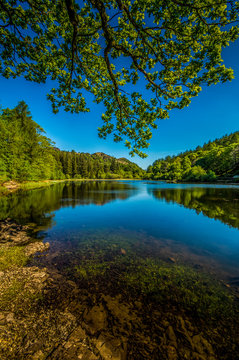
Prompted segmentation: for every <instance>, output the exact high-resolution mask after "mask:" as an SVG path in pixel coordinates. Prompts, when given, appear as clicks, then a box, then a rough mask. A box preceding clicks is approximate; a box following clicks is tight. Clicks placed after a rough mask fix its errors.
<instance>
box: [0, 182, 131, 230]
mask: <svg viewBox="0 0 239 360" xmlns="http://www.w3.org/2000/svg"><path fill="white" fill-rule="evenodd" d="M136 192H137V189H136V188H135V187H134V186H132V185H130V184H128V183H124V182H112V181H88V182H66V183H58V184H55V185H53V186H49V187H47V188H42V189H38V190H32V191H26V192H22V193H13V194H10V195H9V196H5V197H0V220H3V219H6V218H8V217H9V218H11V219H14V220H15V221H18V222H23V223H29V222H30V223H35V224H37V225H40V226H42V227H45V228H49V227H51V225H52V223H53V218H54V214H53V213H52V212H54V211H56V210H58V209H60V208H62V207H68V206H72V207H75V206H76V205H91V204H94V205H105V204H107V203H109V202H111V201H115V200H117V199H119V200H126V199H128V198H129V197H130V196H133V195H134V194H135V193H136Z"/></svg>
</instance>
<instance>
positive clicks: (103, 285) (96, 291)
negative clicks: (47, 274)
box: [0, 181, 239, 359]
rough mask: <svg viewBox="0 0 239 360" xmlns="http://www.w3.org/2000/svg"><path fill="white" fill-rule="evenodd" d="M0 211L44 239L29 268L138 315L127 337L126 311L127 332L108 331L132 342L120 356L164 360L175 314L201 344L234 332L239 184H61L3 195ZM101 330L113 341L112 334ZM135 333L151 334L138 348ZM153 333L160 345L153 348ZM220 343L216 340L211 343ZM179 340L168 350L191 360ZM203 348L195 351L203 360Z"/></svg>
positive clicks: (238, 270) (225, 355)
mask: <svg viewBox="0 0 239 360" xmlns="http://www.w3.org/2000/svg"><path fill="white" fill-rule="evenodd" d="M0 209H1V210H0V217H1V219H4V218H12V219H14V220H16V221H18V222H21V223H26V224H29V223H34V224H37V235H36V236H37V237H41V238H43V239H44V241H48V242H49V243H50V250H49V251H48V253H47V254H44V255H42V254H39V255H38V256H35V258H34V259H33V260H32V262H31V264H30V265H38V266H44V267H45V266H46V267H47V268H48V269H50V270H53V271H58V272H59V273H60V274H61V275H64V277H65V278H66V279H68V280H70V281H72V280H73V281H74V283H76V284H77V286H78V288H79V289H81V290H82V291H85V292H84V294H88V295H86V296H88V297H89V298H91V301H92V304H94V306H96V304H97V306H98V305H99V304H106V305H107V309H109V308H110V307H111V306H113V308H112V309H111V313H110V312H109V313H110V314H111V315H110V316H113V315H112V314H113V313H114V312H115V314H116V312H117V311H118V310H117V311H116V308H117V309H120V306H123V307H124V306H126V305H125V304H127V306H129V308H127V309H128V310H127V311H126V310H125V311H126V313H127V314H128V312H129V309H131V310H130V311H131V312H132V313H135V314H137V320H136V319H134V324H138V325H137V326H138V327H137V329H134V330H132V333H131V332H130V330H129V328H130V326H131V325H130V326H129V323H130V322H132V319H130V317H129V316H128V315H127V316H126V318H127V319H126V320H125V324H126V323H127V326H126V325H125V324H124V326H125V327H124V326H123V325H122V324H121V325H122V326H121V325H118V327H117V334H121V335H120V336H122V337H126V338H130V339H131V340H130V344H131V345H128V346H129V349H130V352H129V353H128V354H131V355H130V356H131V357H130V356H129V355H128V358H129V359H149V358H150V357H149V356H150V355H149V354H151V358H152V359H158V358H159V357H158V356H159V354H161V355H162V359H164V357H163V356H164V355H163V354H165V351H166V352H167V351H168V350H165V349H166V348H164V345H163V340H162V339H163V337H164V335H163V334H164V327H165V329H166V330H167V329H168V328H169V324H171V325H172V324H174V331H176V332H177V331H179V327H180V326H181V325H179V323H180V322H181V320H180V319H181V316H182V317H183V319H185V318H187V321H188V324H190V323H192V326H193V329H194V330H192V331H191V332H192V334H194V335H195V334H197V333H199V332H200V331H202V333H203V336H204V338H205V339H207V338H212V334H215V331H216V330H215V329H217V331H218V332H219V333H220V329H221V328H222V327H223V329H224V331H225V329H226V326H229V327H228V329H227V330H226V332H228V334H229V333H230V332H232V333H233V331H234V330H233V329H230V325H225V324H226V321H229V322H232V320H233V321H234V318H235V317H237V319H236V318H235V321H238V315H235V314H238V310H236V312H233V311H234V310H232V309H234V304H232V303H231V302H230V301H231V299H232V296H236V297H237V298H238V297H239V296H238V294H239V292H238V287H239V261H238V260H239V231H238V230H239V186H225V185H201V184H167V183H164V182H153V181H82V182H81V181H77V182H66V183H58V184H55V185H52V186H50V187H49V188H42V189H39V190H33V191H28V192H24V193H20V194H12V195H11V196H9V197H6V198H2V199H0ZM119 297H120V298H119ZM92 299H94V300H92ZM137 301H138V302H137ZM112 304H113V305H112ZM122 304H123V305H122ZM142 304H143V310H142ZM92 306H93V305H92ZM99 306H101V305H99ZM104 306H105V305H104ZM124 309H126V308H125V307H124ZM97 311H98V310H97ZM100 311H101V310H100ZM162 313H163V314H164V317H163V316H162ZM151 314H154V315H153V317H152V315H151ZM165 314H166V315H165ZM172 314H173V315H172ZM121 315H122V314H121ZM121 315H119V314H118V315H117V314H116V315H115V319H117V316H121ZM122 316H123V315H122ZM165 316H166V318H165ZM178 317H179V318H178ZM178 319H179V320H178ZM193 319H194V320H193ZM199 319H200V321H202V323H200V324H199ZM215 319H217V320H216V323H215ZM117 321H118V320H115V323H117ZM160 321H161V322H160ZM165 324H166V325H165ZM171 325H170V326H171ZM209 325H210V326H209ZM107 326H108V325H107ZM190 326H191V325H190ZM126 328H127V329H128V330H127V331H128V332H127V331H126V330H125V329H126ZM143 329H144V330H143ZM175 329H176V330H175ZM202 329H203V330H202ZM166 330H165V331H166ZM104 331H105V332H107V334H109V333H110V334H111V335H110V336H115V335H114V334H113V333H111V332H112V331H113V330H112V328H110V329H109V327H108V328H107V330H106V329H105V330H104ZM114 331H115V330H114ZM167 331H171V330H167ZM185 331H186V330H185ZM142 332H143V336H146V335H145V334H146V333H147V334H148V336H149V337H151V338H149V340H147V341H146V343H147V344H146V345H145V347H146V348H145V347H144V348H142V349H141V350H140V351H139V349H138V350H137V347H138V346H139V347H140V346H141V345H142ZM179 332H180V331H179ZM112 334H113V335H112ZM185 334H186V333H184V335H183V336H184V338H185V336H186V335H185ZM233 334H234V333H233ZM234 335H235V334H234ZM234 335H231V336H230V341H232V342H233V343H235V342H236V341H237V340H235V338H233V336H234ZM237 335H238V334H236V335H235V336H237ZM97 336H98V335H97ZM187 336H189V335H187ZM217 336H219V335H217ZM154 337H155V339H157V337H159V338H160V339H161V340H155V341H153V342H152V339H154ZM169 337H170V336H169ZM140 339H141V340H140ZM150 339H151V340H150ZM233 339H234V340H233ZM190 341H191V340H190ZM203 341H204V340H203ZM219 341H220V340H218V338H215V339H214V340H213V342H214V345H215V344H217V342H219ZM228 341H229V340H228ZM230 341H229V342H230ZM139 343H140V344H141V345H139ZM183 344H184V343H183V340H182V344H181V348H182V350H180V349H181V348H180V347H178V348H177V349H176V350H175V351H176V352H177V354H178V356H179V357H178V358H179V359H181V358H185V359H186V358H187V357H183V356H191V358H190V359H194V357H192V356H193V355H183V354H184V352H183V351H186V350H185V346H184V345H183ZM167 346H168V345H167ZM170 346H171V345H170ZM173 346H174V347H175V346H176V345H175V344H174V345H173ZM208 346H209V345H208ZM215 346H216V345H215ZM218 346H219V344H218ZM220 346H222V347H223V349H221V348H220ZM220 346H219V350H218V353H219V354H223V355H220V356H223V358H225V359H227V358H228V359H234V358H235V359H236V357H234V352H233V350H231V349H232V345H230V344H229V345H228V344H224V345H220ZM159 348H160V349H161V350H159ZM229 348H230V351H229V350H228V349H229ZM167 349H168V348H167ZM208 349H209V348H208ZM208 349H206V350H205V349H204V350H201V351H202V353H200V350H197V351H198V354H201V355H202V356H204V355H203V354H204V352H205V353H206V352H207V351H209V350H208ZM225 349H226V350H225ZM135 351H139V354H140V355H137V356H138V357H136V355H135ZM180 351H181V352H180ZM195 351H196V350H195ZM210 351H211V350H210ZM210 351H209V352H210ZM152 354H154V355H152ZM155 354H156V355H155ZM185 354H186V352H185ZM190 354H193V352H192V353H190ZM165 356H166V355H165ZM167 356H168V357H165V359H166V358H168V359H169V358H170V356H169V355H167ZM175 356H176V355H175ZM180 356H181V357H180ZM198 356H199V355H198ZM210 356H211V355H210ZM235 356H236V355H235ZM174 358H175V359H177V357H174ZM174 358H173V357H172V359H174ZM196 358H197V357H196V356H195V359H196ZM209 358H210V359H214V357H209V355H208V357H205V359H209ZM219 358H220V357H219ZM221 358H222V357H221ZM170 359H171V358H170ZM200 359H201V358H200ZM202 359H203V357H202Z"/></svg>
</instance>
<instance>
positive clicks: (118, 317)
mask: <svg viewBox="0 0 239 360" xmlns="http://www.w3.org/2000/svg"><path fill="white" fill-rule="evenodd" d="M29 231H30V228H29V227H28V226H22V225H19V224H16V223H15V222H14V221H11V220H10V219H8V220H5V221H2V222H1V224H0V264H1V265H0V266H1V267H0V359H1V360H16V359H17V360H46V359H48V360H78V359H81V360H128V359H129V360H141V359H142V360H143V359H145V360H146V359H147V360H148V359H152V360H154V359H155V360H157V359H162V360H180V359H188V360H219V359H220V360H221V359H236V355H235V356H234V355H233V354H236V351H237V349H236V347H235V348H232V349H230V350H229V351H228V353H227V354H226V355H225V354H223V353H221V355H220V356H221V357H219V353H218V349H215V348H214V346H213V344H215V341H225V342H226V341H227V340H228V339H227V337H228V336H230V334H229V333H226V334H225V335H223V337H222V334H220V328H218V330H215V329H214V330H213V331H212V330H211V329H209V328H208V329H206V330H205V331H204V332H203V331H202V328H201V323H200V320H199V319H198V321H196V322H195V319H194V320H193V319H192V318H190V316H188V315H187V314H185V313H180V311H178V309H177V308H175V307H174V308H173V307H172V308H170V307H165V308H162V307H160V306H158V307H155V306H152V305H151V303H150V302H149V301H148V300H147V298H143V297H142V298H134V299H133V298H132V299H130V300H129V299H127V298H125V296H124V295H123V294H117V295H112V294H106V293H104V292H101V291H93V290H87V289H86V288H85V287H84V286H82V287H81V286H80V283H76V282H74V281H72V280H69V278H66V277H65V276H64V275H62V274H60V273H59V271H57V270H56V269H54V270H52V269H47V268H46V267H45V268H40V267H37V266H30V265H29V263H28V261H29V259H30V257H31V256H33V255H34V254H38V253H40V252H43V254H46V255H47V252H46V251H47V249H48V248H49V244H48V243H43V242H42V241H39V240H33V239H32V237H31V236H30V235H29ZM44 252H45V253H44ZM211 337H213V341H211ZM238 340H239V339H238ZM238 343H239V341H238Z"/></svg>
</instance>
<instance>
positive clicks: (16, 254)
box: [0, 246, 28, 271]
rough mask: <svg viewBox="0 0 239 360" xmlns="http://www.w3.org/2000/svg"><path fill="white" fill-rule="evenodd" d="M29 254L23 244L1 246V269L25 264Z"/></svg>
mask: <svg viewBox="0 0 239 360" xmlns="http://www.w3.org/2000/svg"><path fill="white" fill-rule="evenodd" d="M27 261H28V256H26V254H25V248H24V247H22V246H13V247H1V248H0V270H1V271H3V270H8V269H10V268H12V267H16V266H25V265H26V264H27Z"/></svg>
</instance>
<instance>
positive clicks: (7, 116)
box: [0, 101, 145, 182]
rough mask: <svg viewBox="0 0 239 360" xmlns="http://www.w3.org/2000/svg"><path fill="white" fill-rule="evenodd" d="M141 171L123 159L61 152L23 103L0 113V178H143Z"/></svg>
mask: <svg viewBox="0 0 239 360" xmlns="http://www.w3.org/2000/svg"><path fill="white" fill-rule="evenodd" d="M144 174H145V171H144V170H142V169H141V168H140V167H139V166H138V165H136V164H134V163H132V162H130V161H129V160H127V159H125V158H121V159H116V158H114V157H112V156H109V155H106V154H103V153H96V154H93V155H90V154H88V153H78V152H76V151H74V150H72V151H61V150H59V149H57V148H56V147H54V143H53V142H52V141H51V139H49V138H47V137H46V136H45V133H44V130H43V129H42V128H41V127H40V126H39V125H38V124H37V123H36V122H35V121H34V120H33V119H32V116H31V113H30V111H29V109H28V106H27V104H26V103H25V102H24V101H21V102H20V103H19V104H18V105H17V106H16V107H15V108H13V109H9V108H6V109H2V110H1V113H0V180H1V181H2V182H3V181H6V180H11V179H14V180H17V181H25V180H43V179H70V178H90V179H116V178H134V179H140V178H142V177H144Z"/></svg>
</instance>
